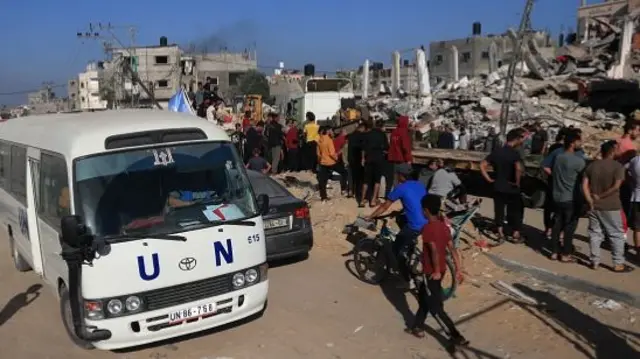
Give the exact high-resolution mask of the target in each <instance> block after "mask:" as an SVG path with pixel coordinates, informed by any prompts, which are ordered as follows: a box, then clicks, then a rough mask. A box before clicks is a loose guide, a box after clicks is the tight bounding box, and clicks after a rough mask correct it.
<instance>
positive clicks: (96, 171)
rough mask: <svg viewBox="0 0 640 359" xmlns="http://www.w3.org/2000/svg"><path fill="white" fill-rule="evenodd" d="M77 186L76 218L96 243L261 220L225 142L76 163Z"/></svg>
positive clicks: (232, 149)
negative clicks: (108, 238)
mask: <svg viewBox="0 0 640 359" xmlns="http://www.w3.org/2000/svg"><path fill="white" fill-rule="evenodd" d="M75 181H76V184H75V191H76V199H75V204H76V213H77V214H79V215H81V216H82V218H83V219H84V221H85V224H86V225H87V227H88V228H89V229H90V230H91V233H92V234H93V235H95V236H96V237H118V236H126V235H145V234H148V235H151V234H168V233H177V232H183V231H186V230H192V229H196V228H202V227H206V226H210V225H216V224H220V223H224V222H226V221H237V220H242V219H246V218H252V217H255V216H257V215H258V211H257V205H256V201H255V196H254V194H253V190H252V189H251V185H250V183H249V180H248V178H247V174H246V172H245V169H244V167H243V166H242V162H241V160H240V158H239V156H238V154H237V152H236V150H235V147H234V146H233V144H231V143H229V142H206V143H195V144H186V145H174V146H170V147H156V148H151V149H138V150H132V151H125V152H117V153H108V154H103V155H98V156H92V157H88V158H84V159H80V160H78V161H76V164H75Z"/></svg>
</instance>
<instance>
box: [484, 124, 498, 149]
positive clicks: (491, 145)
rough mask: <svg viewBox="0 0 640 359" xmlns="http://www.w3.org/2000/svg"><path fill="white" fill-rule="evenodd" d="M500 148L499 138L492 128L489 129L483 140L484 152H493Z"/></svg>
mask: <svg viewBox="0 0 640 359" xmlns="http://www.w3.org/2000/svg"><path fill="white" fill-rule="evenodd" d="M497 148H500V138H499V137H498V134H497V133H496V129H495V128H494V127H489V133H488V134H487V137H486V138H485V140H484V152H489V153H491V152H493V150H495V149H497Z"/></svg>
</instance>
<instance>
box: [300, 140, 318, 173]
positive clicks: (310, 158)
mask: <svg viewBox="0 0 640 359" xmlns="http://www.w3.org/2000/svg"><path fill="white" fill-rule="evenodd" d="M317 149H318V143H317V142H314V141H311V142H307V143H305V145H304V154H303V155H302V161H303V164H304V169H305V170H309V171H313V172H315V171H316V167H317V166H318V154H317V153H316V151H317Z"/></svg>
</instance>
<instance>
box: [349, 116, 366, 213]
mask: <svg viewBox="0 0 640 359" xmlns="http://www.w3.org/2000/svg"><path fill="white" fill-rule="evenodd" d="M364 130H365V125H364V122H360V123H358V127H357V128H356V130H355V131H354V132H353V133H351V134H350V135H349V136H347V144H348V148H347V149H348V160H349V168H348V170H349V177H350V179H349V184H350V186H351V188H350V192H351V193H353V195H354V196H355V198H356V201H357V202H358V203H361V202H362V201H363V193H362V185H363V184H364V167H362V151H363V148H362V147H363V144H362V141H363V138H364Z"/></svg>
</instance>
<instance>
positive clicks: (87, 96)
mask: <svg viewBox="0 0 640 359" xmlns="http://www.w3.org/2000/svg"><path fill="white" fill-rule="evenodd" d="M99 79H100V74H99V70H97V69H91V68H88V69H87V71H85V72H81V73H80V74H78V83H79V89H78V96H79V97H80V106H79V109H80V110H82V111H92V110H104V109H106V108H107V101H104V100H102V98H101V97H100V80H99Z"/></svg>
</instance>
